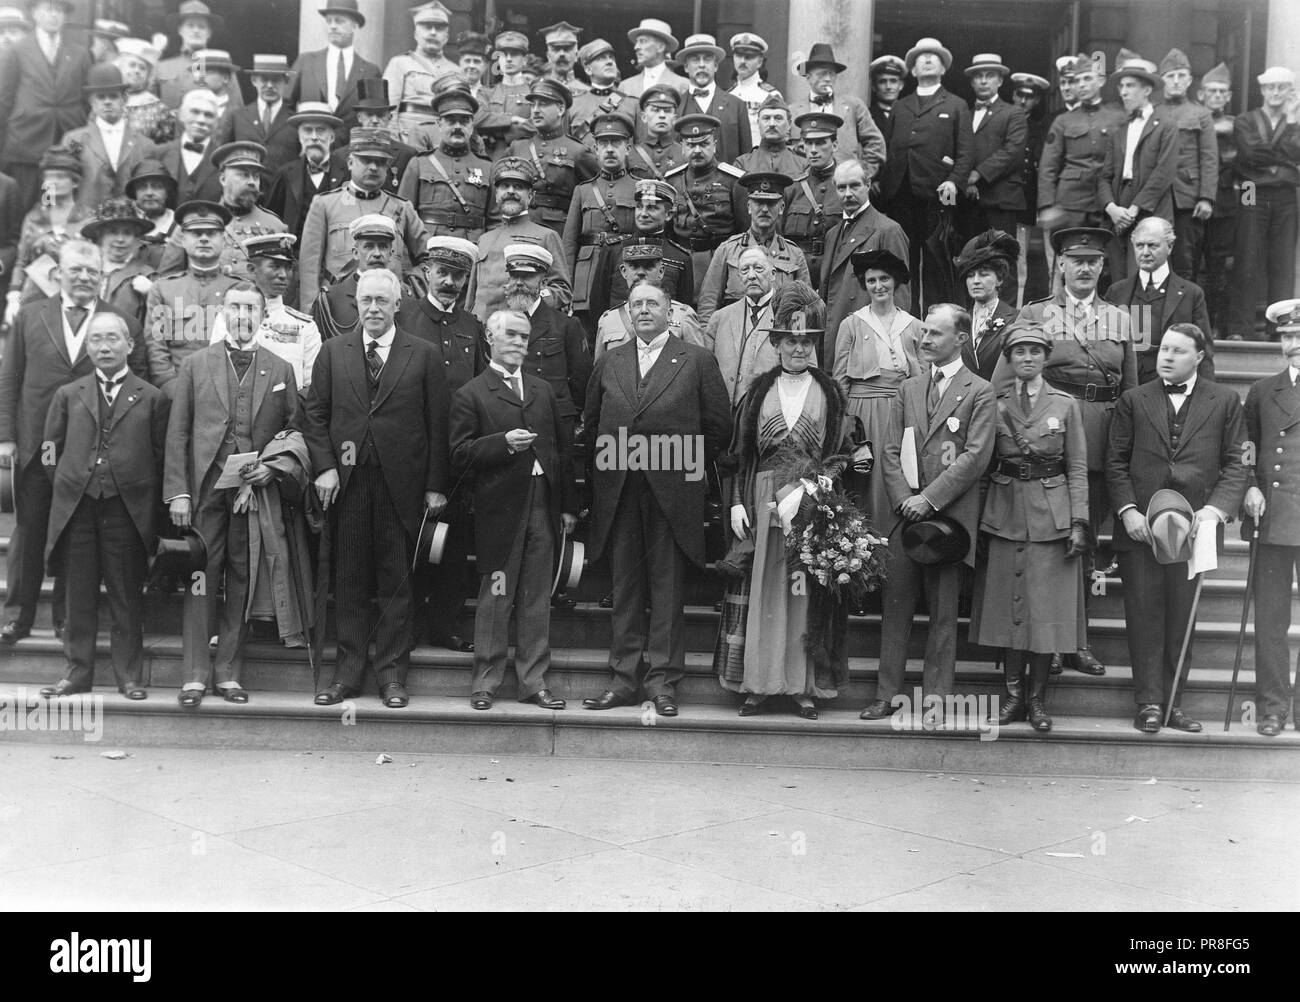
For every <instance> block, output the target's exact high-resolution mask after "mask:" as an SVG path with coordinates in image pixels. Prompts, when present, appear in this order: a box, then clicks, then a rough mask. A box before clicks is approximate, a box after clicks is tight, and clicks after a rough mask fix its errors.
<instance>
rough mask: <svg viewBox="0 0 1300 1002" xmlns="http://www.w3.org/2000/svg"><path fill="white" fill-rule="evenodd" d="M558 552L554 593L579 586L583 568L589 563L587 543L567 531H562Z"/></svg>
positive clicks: (552, 587)
mask: <svg viewBox="0 0 1300 1002" xmlns="http://www.w3.org/2000/svg"><path fill="white" fill-rule="evenodd" d="M556 552H557V555H558V556H559V559H558V560H557V561H556V564H555V580H554V581H552V582H551V594H552V595H554V594H555V593H556V592H557V591H560V590H561V589H563V590H565V591H568V590H569V589H570V588H576V587H578V585H579V584H580V583H581V581H582V569H583V567H585V566H586V564H587V545H586V544H585V543H583V542H581V541H579V540H577V539H574V538H573V537H572V536H571V535H570V534H569V533H568V532H567V531H566V532H562V533H561V535H560V545H559V546H557V547H556Z"/></svg>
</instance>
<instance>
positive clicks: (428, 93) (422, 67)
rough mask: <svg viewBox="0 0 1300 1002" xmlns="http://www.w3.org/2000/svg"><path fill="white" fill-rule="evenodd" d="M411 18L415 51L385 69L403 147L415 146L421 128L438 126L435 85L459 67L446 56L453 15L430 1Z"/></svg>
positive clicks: (432, 0)
mask: <svg viewBox="0 0 1300 1002" xmlns="http://www.w3.org/2000/svg"><path fill="white" fill-rule="evenodd" d="M411 18H412V19H413V20H414V22H415V48H414V49H412V50H411V51H410V52H403V53H401V54H400V55H396V56H394V57H393V58H392V59H390V60H389V61H388V65H387V66H386V67H385V68H384V80H385V82H386V83H387V84H388V93H389V94H390V95H391V97H392V99H393V100H394V101H395V102H396V103H397V122H396V128H395V130H394V134H395V135H396V137H397V138H398V139H399V140H401V141H402V142H404V143H414V142H415V140H414V139H413V138H412V137H413V136H414V135H415V133H416V132H417V131H418V130H419V129H420V128H421V127H423V126H430V125H432V126H435V127H436V126H437V116H436V115H435V114H434V110H433V82H434V81H435V80H437V79H439V78H440V77H444V76H446V75H447V74H448V73H455V72H456V64H455V63H453V62H452V61H451V60H450V59H448V58H447V57H446V55H445V54H444V53H443V49H444V48H445V47H446V45H447V39H448V38H449V37H450V35H451V11H449V10H447V8H446V7H444V6H443V5H442V4H440V3H439V2H438V0H429V2H428V3H424V4H420V6H418V7H412V8H411ZM362 124H364V123H362Z"/></svg>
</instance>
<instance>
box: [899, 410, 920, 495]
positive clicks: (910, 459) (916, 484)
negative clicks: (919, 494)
mask: <svg viewBox="0 0 1300 1002" xmlns="http://www.w3.org/2000/svg"><path fill="white" fill-rule="evenodd" d="M898 461H899V463H900V464H901V465H902V467H903V479H904V480H906V481H907V486H908V487H910V488H912V490H914V491H919V490H920V489H921V467H920V465H919V464H918V463H917V461H916V429H915V428H913V427H912V426H911V425H908V426H907V427H906V428H904V429H903V444H902V446H901V448H900V449H899V453H898Z"/></svg>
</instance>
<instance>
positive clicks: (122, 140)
mask: <svg viewBox="0 0 1300 1002" xmlns="http://www.w3.org/2000/svg"><path fill="white" fill-rule="evenodd" d="M82 91H83V92H84V93H85V94H86V98H87V100H88V101H89V102H90V112H91V115H90V121H89V122H87V123H86V124H85V125H83V126H80V127H79V128H76V129H72V130H70V131H69V132H68V133H67V134H66V135H64V137H63V145H64V146H65V147H67V148H68V149H69V150H74V151H76V154H77V156H79V157H80V158H81V184H80V185H78V186H77V204H78V205H80V206H82V207H83V208H85V209H88V210H90V211H91V212H94V211H95V210H96V209H98V208H99V206H100V205H101V204H102V203H103V202H104V201H105V200H107V199H110V198H115V197H117V196H119V195H122V194H124V193H125V191H126V182H127V180H128V179H129V178H130V176H131V172H132V171H133V170H134V169H135V168H136V167H137V166H138V165H139V164H140V163H141V162H143V161H144V160H146V159H150V158H152V157H153V156H154V155H155V152H154V151H155V147H154V144H153V141H152V140H150V139H149V138H148V137H147V136H144V135H142V134H140V133H138V132H136V130H135V129H133V128H132V127H131V123H130V122H129V121H127V119H126V84H124V83H123V82H122V71H121V70H119V69H118V68H117V67H116V66H114V65H112V64H111V63H101V64H98V65H96V66H93V67H91V70H90V73H89V75H88V76H87V78H86V86H85V87H83V88H82Z"/></svg>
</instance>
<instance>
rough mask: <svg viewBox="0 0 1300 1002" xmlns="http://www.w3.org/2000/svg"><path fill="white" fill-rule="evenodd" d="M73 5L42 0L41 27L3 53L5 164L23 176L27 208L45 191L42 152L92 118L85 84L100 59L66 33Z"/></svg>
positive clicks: (37, 11) (38, 9) (37, 13)
mask: <svg viewBox="0 0 1300 1002" xmlns="http://www.w3.org/2000/svg"><path fill="white" fill-rule="evenodd" d="M71 9H72V4H71V3H69V2H68V0H37V2H36V3H34V4H32V20H33V21H34V22H35V30H34V31H33V32H32V33H31V34H30V35H28V36H27V37H26V38H24V39H23V40H22V41H19V42H15V43H14V44H13V45H11V46H9V48H7V49H5V50H4V53H3V55H2V56H0V167H3V169H4V171H5V173H7V174H8V175H9V176H10V177H12V178H13V179H14V180H15V181H17V182H18V188H19V192H20V197H21V200H22V205H23V209H24V210H26V209H28V208H30V207H31V206H33V205H35V204H36V200H37V198H38V197H39V196H40V183H41V174H40V168H39V163H40V159H41V157H42V155H44V153H45V151H46V150H47V149H49V148H50V147H51V146H53V145H54V144H55V143H57V142H58V141H59V140H60V138H62V136H63V134H64V133H65V132H67V131H68V130H69V129H72V128H76V127H77V126H78V125H83V124H85V121H86V110H85V106H84V105H83V104H82V94H81V88H82V86H83V85H84V84H85V82H86V74H87V73H89V72H90V67H91V66H92V65H93V64H94V60H93V59H92V58H91V55H90V50H89V49H86V48H85V47H83V46H80V45H76V44H74V43H72V42H71V41H69V40H68V39H67V38H66V37H65V35H64V31H63V27H64V22H65V21H66V20H67V16H68V14H69V13H70V12H71Z"/></svg>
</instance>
